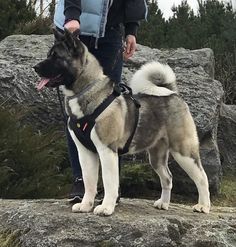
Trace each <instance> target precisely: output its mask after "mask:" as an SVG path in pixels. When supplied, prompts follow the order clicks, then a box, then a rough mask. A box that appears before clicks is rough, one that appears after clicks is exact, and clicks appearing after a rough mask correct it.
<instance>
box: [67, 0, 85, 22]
mask: <svg viewBox="0 0 236 247" xmlns="http://www.w3.org/2000/svg"><path fill="white" fill-rule="evenodd" d="M80 14H81V0H65V6H64V15H65V21H67V20H78V21H79V18H80Z"/></svg>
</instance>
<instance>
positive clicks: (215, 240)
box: [0, 198, 236, 247]
mask: <svg viewBox="0 0 236 247" xmlns="http://www.w3.org/2000/svg"><path fill="white" fill-rule="evenodd" d="M152 203H153V201H149V200H140V199H123V198H122V199H121V202H120V204H119V205H118V206H117V207H116V211H115V213H114V214H113V215H112V216H110V217H100V216H96V215H94V214H93V213H86V214H74V213H72V212H71V206H70V205H69V204H68V203H67V202H66V201H65V200H0V246H2V247H6V246H7V247H9V246H10V247H16V246H21V247H26V246H27V247H28V246H29V247H32V246H33V247H39V246H40V247H72V246H81V247H86V246H97V247H102V246H103V247H104V246H106V247H111V246H127V247H128V246H129V247H130V246H148V247H151V246H155V247H158V246H163V247H172V246H178V247H226V246H229V247H233V246H236V209H235V208H227V207H224V208H222V207H213V208H212V211H211V213H210V214H208V215H206V214H199V213H193V212H192V209H191V207H190V206H186V205H180V204H171V206H170V209H169V210H168V211H159V210H157V209H155V208H154V207H152Z"/></svg>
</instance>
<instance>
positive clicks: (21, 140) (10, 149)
mask: <svg viewBox="0 0 236 247" xmlns="http://www.w3.org/2000/svg"><path fill="white" fill-rule="evenodd" d="M24 115H25V112H22V110H21V109H19V108H18V107H11V109H9V108H6V107H2V106H1V107H0V146H1V150H0V197H2V198H49V197H61V196H64V195H65V194H66V193H67V192H68V186H69V184H70V182H71V171H70V168H69V167H68V158H67V148H66V145H65V141H64V140H65V138H64V137H63V134H62V133H60V132H58V131H53V130H48V131H47V133H41V132H36V131H35V130H34V129H33V128H32V126H26V125H23V124H22V123H21V121H20V120H21V118H22V116H24Z"/></svg>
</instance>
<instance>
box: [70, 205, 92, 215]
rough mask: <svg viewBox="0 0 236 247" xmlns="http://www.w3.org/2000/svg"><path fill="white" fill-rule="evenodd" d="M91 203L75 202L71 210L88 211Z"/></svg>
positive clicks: (76, 211) (90, 208) (77, 211)
mask: <svg viewBox="0 0 236 247" xmlns="http://www.w3.org/2000/svg"><path fill="white" fill-rule="evenodd" d="M92 208H93V205H92V203H90V204H85V203H76V204H74V205H73V206H72V212H73V213H88V212H90V211H91V210H92Z"/></svg>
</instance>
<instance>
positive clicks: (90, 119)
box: [68, 83, 140, 155]
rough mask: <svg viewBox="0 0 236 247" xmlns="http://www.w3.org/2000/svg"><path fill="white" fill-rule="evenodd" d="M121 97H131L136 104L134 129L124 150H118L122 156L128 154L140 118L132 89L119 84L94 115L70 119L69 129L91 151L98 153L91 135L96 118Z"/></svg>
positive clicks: (138, 105)
mask: <svg viewBox="0 0 236 247" xmlns="http://www.w3.org/2000/svg"><path fill="white" fill-rule="evenodd" d="M120 95H124V96H125V97H129V98H130V99H131V100H132V101H133V102H134V104H135V106H136V107H135V109H136V111H135V123H134V129H133V131H132V133H131V135H130V137H129V139H128V140H127V142H126V144H125V146H124V148H123V149H119V150H118V154H119V155H122V154H125V153H128V151H129V146H130V144H131V141H132V139H133V137H134V133H135V130H136V128H137V124H138V118H139V108H140V104H139V102H138V101H137V100H136V99H135V98H134V97H133V94H132V89H131V88H130V87H128V86H127V85H125V84H123V83H119V84H117V85H115V86H114V89H113V92H112V94H111V95H109V96H108V97H107V98H106V99H105V100H104V101H103V102H102V103H101V104H100V105H99V106H98V107H97V108H96V109H95V110H94V111H93V113H92V114H89V115H86V116H84V117H82V118H80V119H77V118H76V117H70V119H69V123H68V124H69V127H70V129H71V130H73V132H74V134H75V135H76V137H77V138H78V140H79V141H80V142H81V143H82V144H83V145H84V146H85V147H86V148H87V149H89V150H90V151H92V152H94V153H97V149H96V147H95V145H94V144H93V142H92V140H91V137H90V134H91V130H92V128H93V127H94V125H95V120H96V118H97V117H98V116H99V115H100V114H101V113H102V112H103V111H104V110H105V109H106V108H107V107H108V106H109V105H110V104H111V103H112V102H113V101H114V100H115V99H116V98H117V97H118V96H120Z"/></svg>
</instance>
